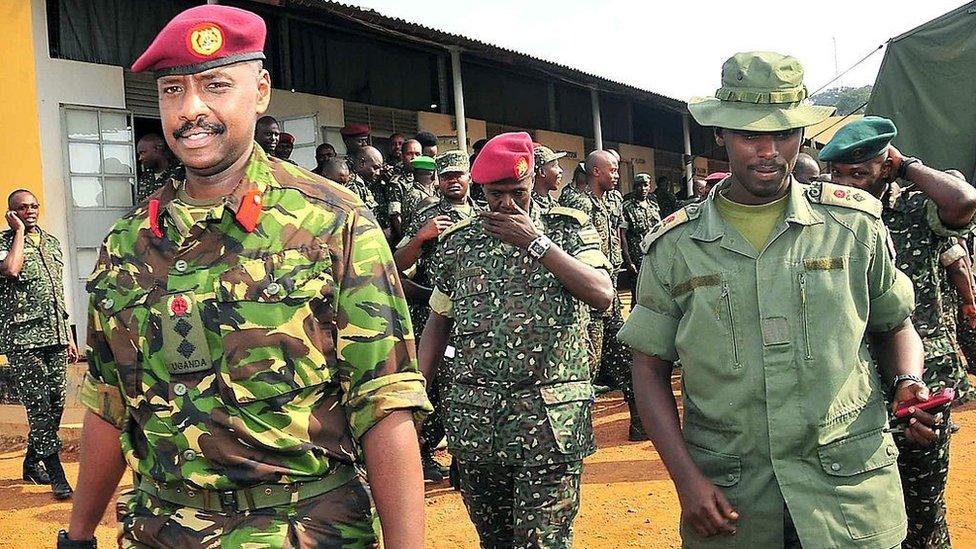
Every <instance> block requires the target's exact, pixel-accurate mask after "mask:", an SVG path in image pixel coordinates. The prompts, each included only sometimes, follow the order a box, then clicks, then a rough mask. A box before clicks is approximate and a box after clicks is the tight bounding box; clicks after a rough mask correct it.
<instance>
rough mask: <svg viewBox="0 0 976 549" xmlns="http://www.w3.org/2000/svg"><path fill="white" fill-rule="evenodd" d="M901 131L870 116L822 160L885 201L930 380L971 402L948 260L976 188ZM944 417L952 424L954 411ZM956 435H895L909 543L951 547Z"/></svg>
mask: <svg viewBox="0 0 976 549" xmlns="http://www.w3.org/2000/svg"><path fill="white" fill-rule="evenodd" d="M897 135H898V130H897V128H896V127H895V124H894V123H893V122H892V121H891V120H888V119H887V118H882V117H878V116H865V117H864V118H862V119H860V120H856V121H854V122H851V123H850V124H848V125H846V126H844V127H843V128H841V129H840V130H839V131H838V132H837V133H836V134H834V137H833V138H832V139H831V140H830V142H829V143H828V144H827V145H826V146H825V147H824V148H823V150H822V151H821V152H820V159H821V160H823V161H826V162H829V163H830V175H831V180H832V181H833V182H834V183H838V184H841V185H849V186H851V187H855V188H858V189H861V190H863V191H866V192H868V193H870V194H871V195H873V196H875V197H877V198H878V199H880V200H881V203H882V205H883V208H882V210H881V217H882V219H883V220H884V222H885V225H887V227H888V231H889V232H890V233H891V239H892V241H893V242H894V247H895V257H896V261H895V263H896V265H897V266H898V268H899V269H900V270H901V271H902V272H904V273H905V274H906V275H908V276H909V278H911V280H912V283H913V285H914V287H915V296H916V306H915V310H914V311H913V312H912V321H913V323H914V324H915V327H916V329H917V330H918V332H919V334H920V335H921V336H922V344H923V347H924V350H925V373H924V376H923V377H924V380H925V383H926V384H927V385H928V386H929V389H930V390H932V391H935V390H939V389H942V388H944V387H951V388H953V389H955V391H956V403H957V404H958V403H962V402H966V401H968V400H970V399H971V398H972V392H973V390H972V387H971V386H970V383H969V377H968V376H967V374H966V367H965V363H964V362H963V360H962V359H961V357H960V351H959V348H958V346H957V343H956V335H955V333H956V323H955V311H954V310H952V311H946V310H945V309H944V307H943V303H944V302H945V301H946V300H947V298H948V295H946V292H945V290H946V288H947V286H948V283H949V282H948V281H947V280H946V277H945V274H944V271H943V265H948V264H951V263H953V262H954V261H955V260H957V259H958V258H959V257H958V255H957V254H956V253H955V251H954V248H953V247H954V246H955V242H954V241H953V238H966V237H968V236H969V235H970V234H971V233H972V231H973V227H974V226H976V220H974V218H973V215H974V213H976V190H974V189H973V188H972V186H971V185H969V184H968V183H967V182H966V181H965V180H963V179H959V178H957V177H953V176H952V175H949V174H947V173H945V172H943V171H941V170H936V169H933V168H930V167H928V166H925V165H924V164H923V163H922V162H921V161H920V160H919V159H917V158H911V157H905V156H903V155H902V154H901V152H899V151H898V149H896V148H895V147H894V146H893V145H892V144H891V141H892V140H893V139H894V138H895V137H896V136H897ZM896 182H897V187H896V186H895V184H896ZM952 309H954V307H953V308H952ZM942 419H943V422H945V423H946V424H948V422H949V411H948V410H946V412H945V413H944V414H943V418H942ZM949 439H950V433H949V430H948V429H940V430H939V438H938V441H937V442H936V444H934V445H932V446H928V447H925V448H919V447H917V446H915V445H913V444H911V443H910V442H911V441H910V440H908V439H906V437H904V436H902V435H896V437H895V441H896V442H897V443H898V448H899V450H900V455H899V457H898V466H899V470H900V471H901V477H902V485H903V488H904V493H905V506H906V509H907V511H908V537H907V538H906V539H905V543H904V544H903V545H902V546H903V547H912V548H914V547H948V546H949V529H948V526H947V525H946V517H945V513H946V510H945V483H946V479H947V477H948V474H949Z"/></svg>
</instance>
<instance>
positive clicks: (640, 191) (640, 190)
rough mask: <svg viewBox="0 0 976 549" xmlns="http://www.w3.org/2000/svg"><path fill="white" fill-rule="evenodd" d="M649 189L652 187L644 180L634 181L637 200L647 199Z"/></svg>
mask: <svg viewBox="0 0 976 549" xmlns="http://www.w3.org/2000/svg"><path fill="white" fill-rule="evenodd" d="M648 188H650V185H649V184H648V183H647V182H646V181H644V180H643V179H642V180H640V181H634V194H635V195H636V196H637V198H639V199H641V200H644V199H645V198H647V189H648Z"/></svg>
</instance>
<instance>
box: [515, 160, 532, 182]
mask: <svg viewBox="0 0 976 549" xmlns="http://www.w3.org/2000/svg"><path fill="white" fill-rule="evenodd" d="M527 173H529V161H528V160H526V159H525V157H524V156H523V157H521V158H519V159H518V160H517V161H516V162H515V179H522V178H523V177H525V174H527Z"/></svg>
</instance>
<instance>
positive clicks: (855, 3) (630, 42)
mask: <svg viewBox="0 0 976 549" xmlns="http://www.w3.org/2000/svg"><path fill="white" fill-rule="evenodd" d="M343 1H344V2H345V3H348V4H353V5H356V6H359V7H364V8H370V9H374V10H376V11H378V12H380V13H382V14H384V15H388V16H392V17H399V18H402V19H405V20H407V21H410V22H413V23H419V24H423V25H425V26H428V27H433V28H436V29H439V30H443V31H447V32H451V33H454V34H461V35H464V36H468V37H471V38H475V39H478V40H481V41H483V42H487V43H489V44H494V45H497V46H502V47H505V48H508V49H513V50H515V51H518V52H521V53H526V54H529V55H533V56H535V57H539V58H542V59H546V60H549V61H554V62H557V63H561V64H564V65H568V66H570V67H573V68H576V69H580V70H583V71H585V72H588V73H592V74H596V75H598V76H602V77H605V78H609V79H611V80H616V81H618V82H622V83H625V84H630V85H632V86H636V87H639V88H643V89H645V90H649V91H653V92H656V93H660V94H663V95H667V96H669V97H674V98H677V99H682V100H687V99H688V98H690V97H692V96H696V95H711V94H713V93H714V92H715V90H716V89H717V88H718V87H719V83H720V78H721V68H722V63H723V62H724V61H725V60H726V59H728V58H729V57H731V56H732V54H734V53H735V52H739V51H750V50H771V51H777V52H780V53H785V54H789V55H793V56H795V57H797V58H798V59H799V60H800V62H801V64H802V65H803V66H804V69H805V72H806V77H805V82H806V85H807V88H808V89H809V90H810V92H811V93H813V92H814V91H815V90H817V89H818V88H820V87H821V86H823V85H824V84H826V83H827V82H829V81H830V80H831V79H832V78H833V77H834V76H835V75H836V74H837V73H838V72H840V71H843V70H845V69H847V68H849V67H851V66H852V65H854V64H855V63H857V62H858V61H859V60H860V59H861V58H862V57H864V56H865V55H867V54H869V53H871V52H872V51H874V50H876V49H877V48H878V46H880V45H882V44H884V43H885V42H886V41H887V40H888V39H889V38H892V37H895V36H897V35H899V34H901V33H903V32H905V31H908V30H911V29H912V28H914V27H917V26H918V25H921V24H922V23H924V22H926V21H928V20H930V19H933V18H935V17H938V16H939V15H941V14H943V13H945V12H948V11H951V10H952V9H954V8H956V7H958V6H960V5H962V4H964V3H965V2H963V1H962V0H925V1H924V2H916V1H913V0H894V1H891V0H889V1H884V0H814V1H810V0H807V1H805V2H797V1H792V2H783V1H782V0H780V1H769V0H745V1H739V2H727V1H724V2H723V1H712V0H708V1H703V0H699V1H697V2H696V1H689V0H685V1H679V2H661V1H657V0H644V1H637V0H630V1H624V0H596V1H593V0H591V1H581V0H562V1H556V0H494V1H492V2H472V1H470V0H466V1H461V2H459V1H458V0H409V1H404V0H396V1H395V0H355V1H354V0H343ZM835 45H836V49H835ZM835 52H836V55H835ZM883 56H884V50H883V49H882V50H879V51H876V52H875V53H874V54H873V55H872V56H871V57H870V58H869V59H868V60H867V61H865V62H864V63H861V64H860V65H858V66H857V68H855V69H854V70H852V71H851V72H850V73H849V74H847V75H845V76H844V77H843V78H841V79H840V80H838V81H837V82H835V83H833V84H831V87H833V86H837V85H847V86H861V85H864V84H873V83H874V79H875V76H876V75H877V73H878V69H879V67H880V66H881V61H882V58H883Z"/></svg>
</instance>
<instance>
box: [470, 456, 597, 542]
mask: <svg viewBox="0 0 976 549" xmlns="http://www.w3.org/2000/svg"><path fill="white" fill-rule="evenodd" d="M458 471H459V474H460V484H461V497H462V499H463V500H464V505H465V507H467V509H468V515H469V516H470V517H471V522H473V523H474V527H475V529H476V530H477V531H478V537H479V538H480V539H481V547H483V548H484V549H503V548H519V549H521V548H547V549H560V548H569V547H572V545H573V520H575V519H576V513H577V512H579V502H580V497H579V496H580V475H581V473H582V471H583V462H582V461H571V462H568V463H557V464H552V465H531V466H521V465H506V464H499V463H490V462H487V463H486V462H476V461H465V460H463V459H462V460H458Z"/></svg>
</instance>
